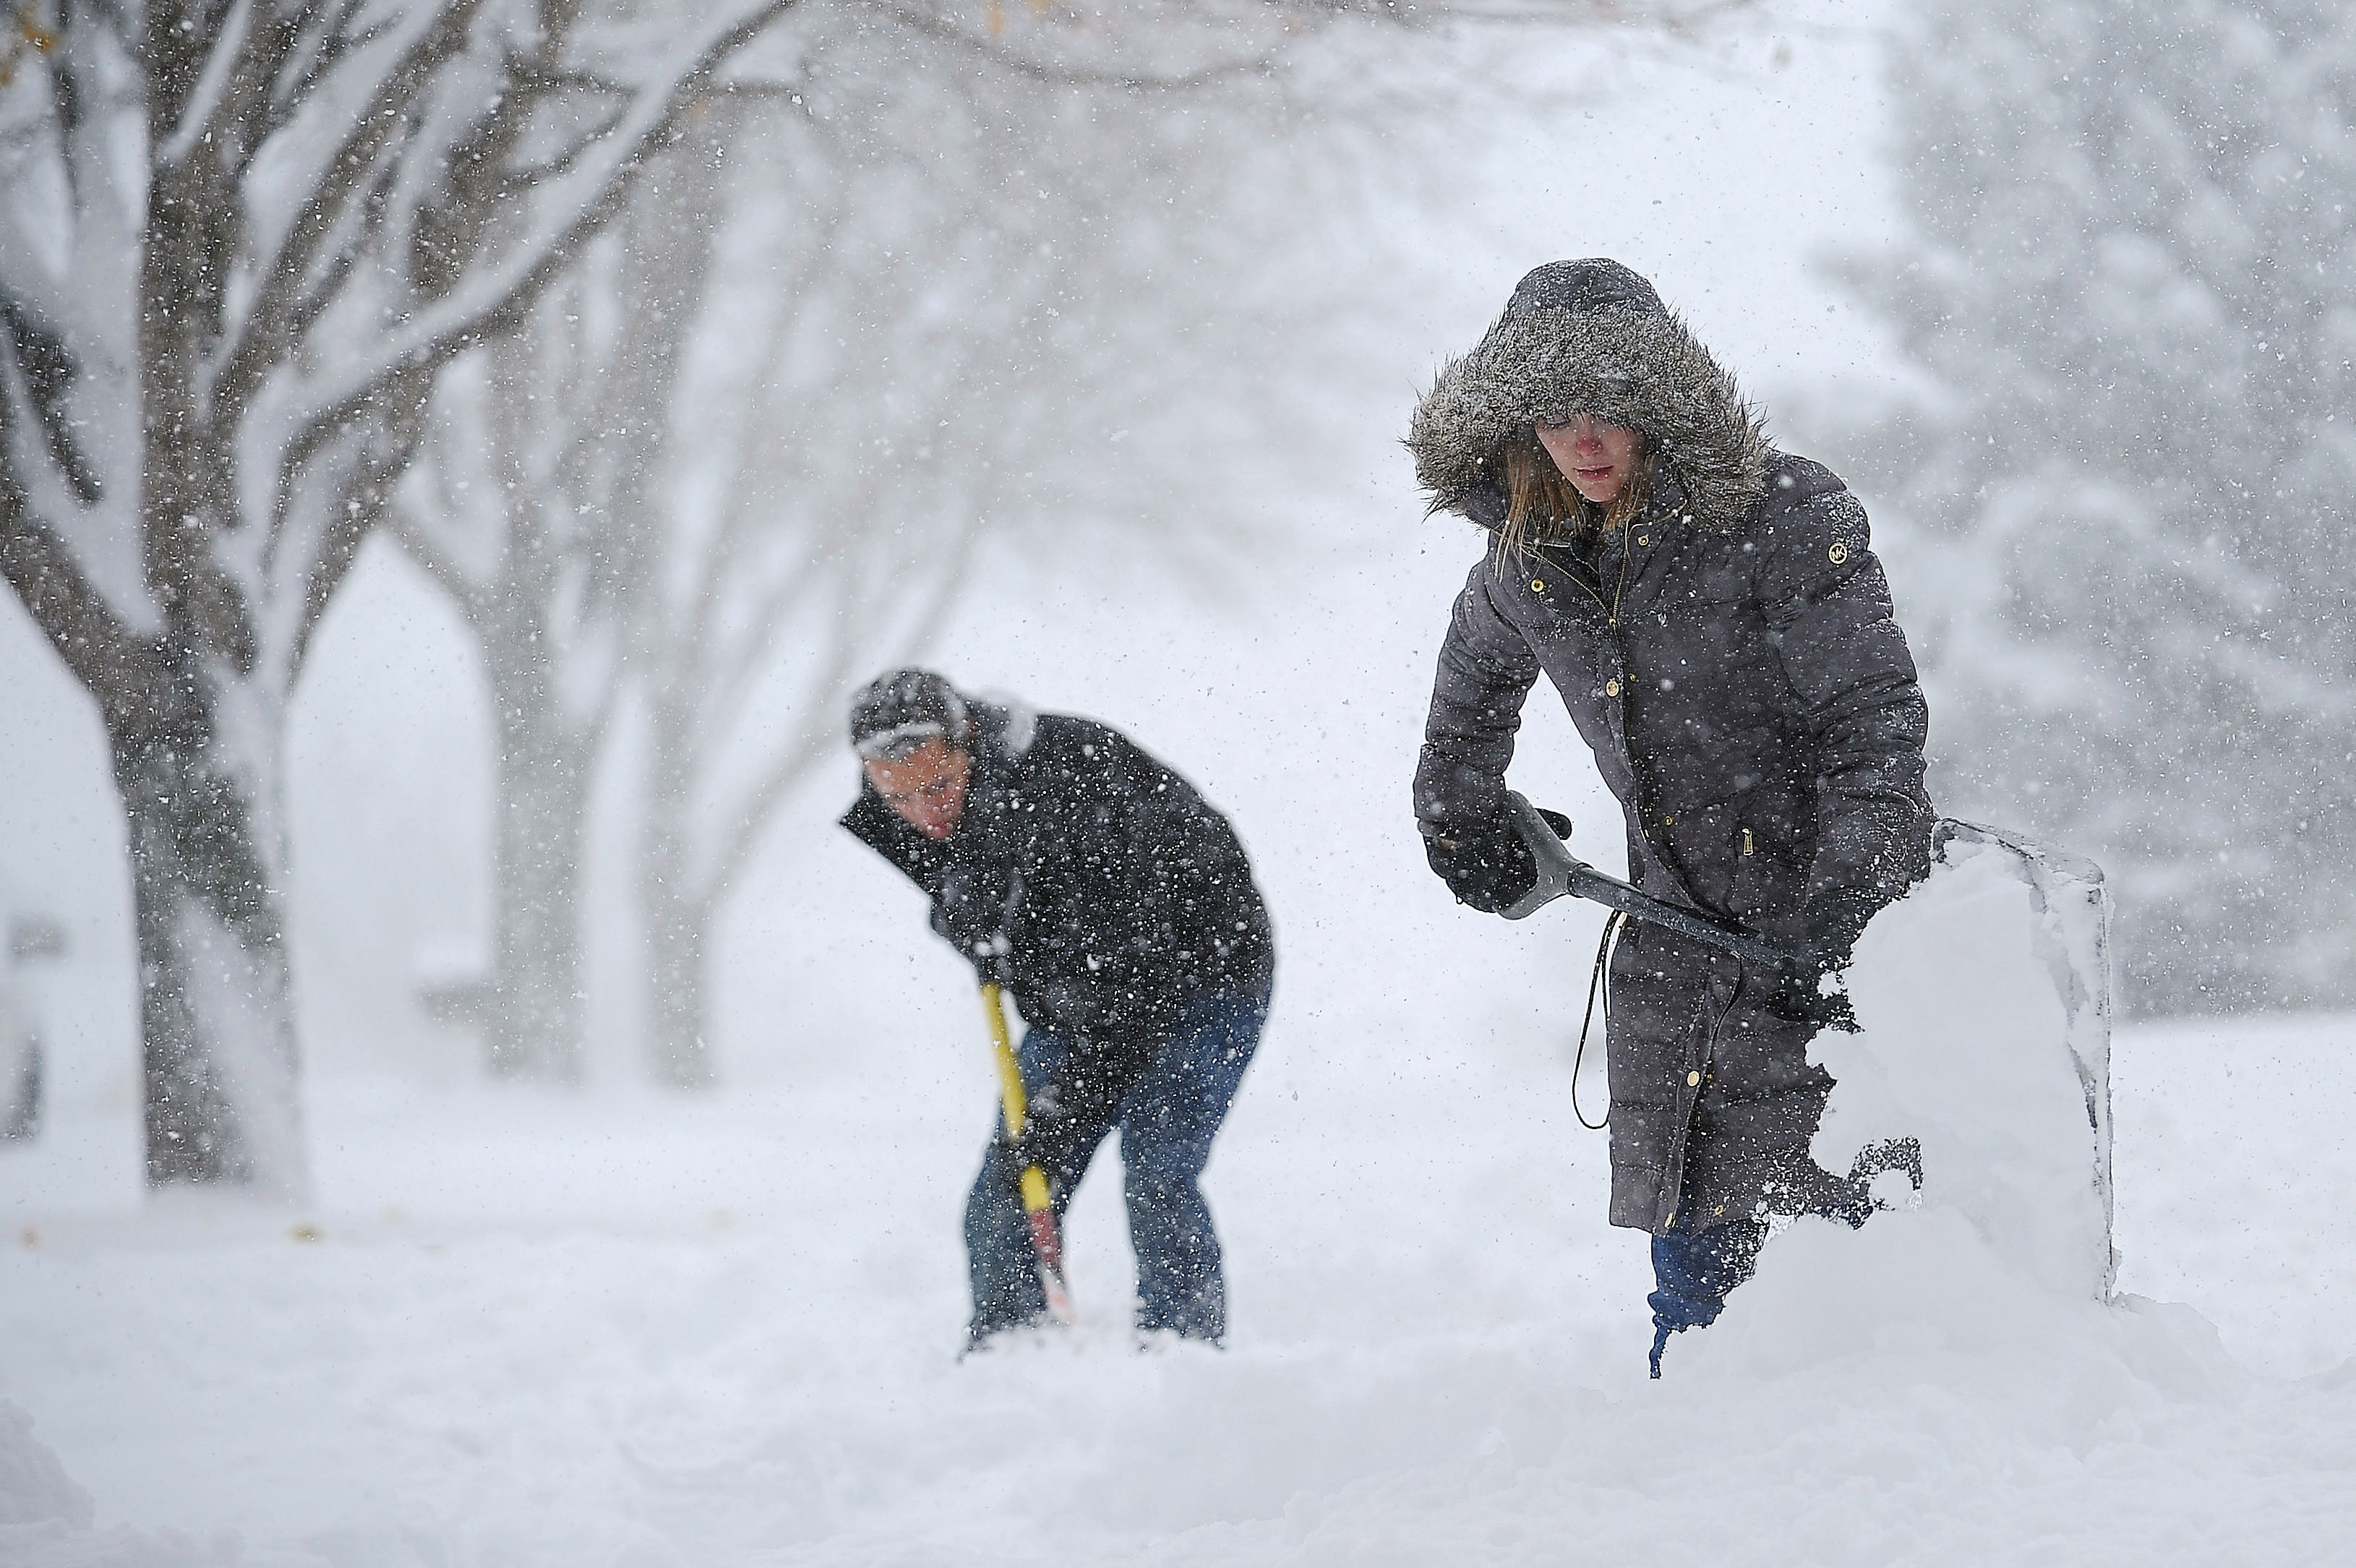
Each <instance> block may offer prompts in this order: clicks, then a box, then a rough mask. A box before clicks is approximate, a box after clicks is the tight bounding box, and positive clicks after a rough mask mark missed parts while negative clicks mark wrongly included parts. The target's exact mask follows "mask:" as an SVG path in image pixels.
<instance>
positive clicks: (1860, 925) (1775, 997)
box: [1767, 888, 1878, 1034]
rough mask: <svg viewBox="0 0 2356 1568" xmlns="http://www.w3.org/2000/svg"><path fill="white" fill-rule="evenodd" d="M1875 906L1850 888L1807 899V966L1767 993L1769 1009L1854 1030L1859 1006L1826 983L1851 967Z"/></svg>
mask: <svg viewBox="0 0 2356 1568" xmlns="http://www.w3.org/2000/svg"><path fill="white" fill-rule="evenodd" d="M1877 908H1878V907H1877V906H1876V905H1875V903H1874V901H1873V899H1872V898H1871V897H1869V895H1866V894H1863V893H1858V892H1856V891H1854V890H1851V889H1848V888H1836V889H1834V890H1832V891H1831V892H1828V893H1821V894H1818V895H1817V896H1816V897H1814V898H1811V899H1809V900H1808V907H1807V909H1806V910H1805V912H1804V916H1803V924H1802V926H1801V933H1800V943H1799V946H1800V951H1801V953H1802V955H1803V956H1804V957H1805V958H1806V960H1807V961H1808V967H1807V968H1806V969H1805V970H1797V969H1794V970H1787V971H1785V972H1783V976H1782V977H1781V979H1780V980H1779V981H1778V982H1777V983H1776V987H1775V990H1774V992H1773V993H1772V994H1771V995H1770V996H1769V997H1768V998H1767V1011H1769V1012H1770V1013H1772V1014H1773V1015H1775V1016H1777V1017H1778V1018H1783V1019H1786V1020H1788V1021H1790V1022H1792V1023H1794V1024H1821V1025H1825V1026H1829V1027H1831V1028H1836V1029H1846V1030H1847V1031H1849V1032H1850V1033H1851V1034H1855V1033H1856V1032H1857V1027H1858V1024H1857V1013H1856V1010H1855V1009H1854V1008H1852V1007H1851V1006H1850V1005H1849V1001H1848V998H1847V996H1846V995H1843V994H1842V993H1839V992H1826V991H1825V990H1824V989H1823V982H1824V977H1825V976H1826V975H1828V974H1838V973H1839V972H1841V971H1843V970H1845V969H1847V967H1848V964H1849V954H1850V953H1851V951H1852V950H1855V948H1856V947H1857V939H1858V938H1859V937H1861V936H1863V935H1864V934H1865V928H1866V927H1867V925H1868V924H1869V923H1870V922H1871V921H1872V919H1873V917H1874V915H1875V913H1876V912H1877Z"/></svg>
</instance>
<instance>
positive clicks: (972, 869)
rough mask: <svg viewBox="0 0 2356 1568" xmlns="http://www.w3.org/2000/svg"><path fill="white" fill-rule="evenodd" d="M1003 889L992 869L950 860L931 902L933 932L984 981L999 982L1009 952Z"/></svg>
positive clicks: (1006, 968)
mask: <svg viewBox="0 0 2356 1568" xmlns="http://www.w3.org/2000/svg"><path fill="white" fill-rule="evenodd" d="M1007 903H1008V898H1007V890H1006V886H1005V884H1004V881H1003V879H1002V878H1001V876H999V875H993V874H992V869H991V868H990V867H986V866H976V865H970V864H969V863H967V862H964V861H952V862H950V864H949V866H948V870H946V871H944V872H943V873H942V874H941V888H940V892H939V893H938V894H937V896H936V897H934V899H933V917H932V920H933V929H934V930H935V931H936V932H937V933H938V934H939V935H940V936H942V937H944V938H946V939H947V940H948V942H949V945H950V946H952V947H954V948H956V949H957V950H958V952H960V953H963V954H964V955H965V957H966V961H968V962H969V963H971V964H972V965H973V967H974V969H975V971H976V972H978V973H979V974H980V976H981V978H982V979H984V980H991V981H998V982H1001V983H1003V982H1004V981H1005V980H1006V979H1007V976H1008V972H1009V969H1010V967H1011V965H1010V954H1011V953H1012V949H1011V948H1010V946H1009V945H1008V943H1007V940H1006V912H1007V911H1006V906H1007Z"/></svg>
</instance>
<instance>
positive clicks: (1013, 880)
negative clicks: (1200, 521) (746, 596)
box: [842, 670, 1275, 1345]
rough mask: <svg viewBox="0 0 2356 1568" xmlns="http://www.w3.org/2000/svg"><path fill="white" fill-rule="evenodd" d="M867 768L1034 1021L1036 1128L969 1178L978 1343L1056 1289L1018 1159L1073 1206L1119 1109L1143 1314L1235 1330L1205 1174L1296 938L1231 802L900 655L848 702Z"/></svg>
mask: <svg viewBox="0 0 2356 1568" xmlns="http://www.w3.org/2000/svg"><path fill="white" fill-rule="evenodd" d="M851 748H852V750H853V751H855V752H856V753H857V754H858V756H859V758H860V762H861V764H862V768H863V770H864V772H865V776H866V777H865V781H864V784H863V786H862V789H861V790H860V794H859V800H857V802H856V803H854V804H853V805H852V806H851V810H850V811H849V812H848V813H847V814H845V815H844V817H843V819H842V825H843V826H844V827H846V828H848V829H850V830H851V832H853V833H855V834H857V835H858V836H859V837H860V838H861V839H862V840H863V841H864V842H865V843H868V844H869V845H871V846H872V847H873V849H874V850H875V851H876V853H877V854H881V855H883V858H884V859H886V860H888V861H890V862H891V863H892V864H893V865H896V866H898V867H899V868H900V870H901V871H903V872H905V874H906V875H907V876H908V878H909V879H910V880H911V881H913V882H915V883H916V886H919V887H921V888H923V889H924V890H925V892H926V894H927V895H928V896H929V897H931V898H932V900H933V914H932V924H933V929H934V930H935V931H937V932H938V933H939V934H940V935H941V936H943V937H945V938H947V939H948V940H949V941H950V942H951V943H952V944H954V945H955V946H956V947H957V949H958V951H959V952H961V953H963V954H964V955H965V956H966V957H967V958H968V959H969V961H972V963H973V964H974V966H975V968H976V970H977V971H978V972H979V973H980V975H981V977H982V978H983V979H984V980H996V981H999V982H1001V983H1003V984H1004V985H1005V986H1006V987H1007V988H1008V989H1009V990H1010V991H1012V993H1013V995H1014V1000H1015V1004H1016V1006H1017V1007H1018V1008H1019V1009H1020V1010H1021V1012H1022V1015H1023V1022H1024V1024H1025V1025H1026V1026H1027V1027H1026V1031H1025V1033H1024V1035H1023V1041H1022V1044H1021V1047H1019V1049H1018V1051H1017V1053H1016V1054H1017V1056H1018V1058H1020V1060H1021V1063H1022V1068H1023V1082H1024V1085H1025V1087H1026V1088H1027V1090H1029V1093H1030V1101H1031V1103H1030V1121H1029V1122H1028V1124H1027V1125H1026V1126H1025V1128H1024V1129H1023V1140H1022V1143H1021V1144H1020V1145H1017V1146H1012V1147H1010V1146H1009V1145H1008V1144H1006V1142H1005V1140H1004V1139H1003V1138H1000V1139H997V1140H994V1141H993V1142H992V1143H991V1146H990V1149H989V1151H988V1152H987V1153H986V1154H985V1155H984V1156H983V1159H982V1166H981V1174H980V1176H977V1177H976V1178H975V1181H974V1184H973V1191H972V1194H971V1196H970V1197H969V1198H968V1199H967V1201H966V1216H965V1238H966V1252H967V1260H968V1264H969V1268H970V1271H971V1273H972V1280H973V1319H972V1322H971V1324H970V1326H969V1331H968V1343H969V1345H980V1343H981V1342H982V1341H984V1340H985V1339H987V1338H989V1337H991V1335H993V1334H996V1333H998V1332H1000V1331H1001V1330H1003V1329H1007V1328H1012V1327H1017V1326H1023V1325H1026V1324H1030V1323H1033V1322H1035V1321H1037V1320H1038V1319H1039V1318H1040V1317H1041V1316H1042V1315H1043V1314H1044V1311H1045V1307H1046V1303H1045V1301H1044V1297H1043V1295H1042V1294H1041V1292H1040V1288H1039V1281H1038V1277H1037V1274H1036V1272H1035V1270H1034V1268H1033V1258H1032V1255H1031V1242H1030V1238H1029V1235H1028V1232H1027V1231H1026V1230H1025V1228H1024V1226H1023V1211H1022V1207H1021V1202H1020V1199H1019V1197H1018V1196H1017V1191H1016V1185H1015V1173H1017V1172H1018V1171H1020V1170H1022V1169H1023V1166H1025V1165H1031V1164H1036V1165H1038V1166H1039V1167H1040V1168H1041V1169H1042V1170H1043V1171H1044V1172H1045V1173H1046V1176H1047V1179H1048V1184H1049V1187H1050V1189H1051V1191H1052V1192H1053V1194H1054V1197H1055V1208H1056V1212H1057V1214H1058V1215H1059V1216H1060V1215H1061V1213H1062V1211H1063V1209H1064V1207H1065V1205H1066V1203H1067V1202H1068V1201H1069V1198H1070V1196H1071V1192H1072V1189H1073V1187H1075V1186H1076V1185H1077V1184H1078V1182H1079V1179H1080V1176H1081V1174H1082V1173H1083V1172H1085V1171H1086V1170H1087V1165H1088V1161H1089V1159H1090V1158H1091V1157H1092V1156H1093V1155H1095V1153H1096V1150H1097V1145H1098V1144H1100V1143H1102V1142H1103V1141H1104V1139H1105V1136H1106V1134H1107V1133H1110V1132H1111V1131H1112V1130H1113V1129H1114V1128H1115V1127H1118V1128H1119V1129H1120V1153H1121V1166H1122V1184H1121V1190H1122V1196H1123V1197H1124V1198H1125V1199H1126V1200H1127V1203H1128V1208H1129V1230H1130V1242H1131V1244H1132V1245H1133V1247H1134V1248H1135V1250H1136V1253H1137V1326H1138V1328H1139V1330H1140V1331H1141V1332H1143V1333H1152V1332H1156V1331H1167V1332H1171V1333H1175V1334H1178V1335H1182V1336H1185V1337H1190V1338H1197V1339H1208V1340H1212V1341H1217V1340H1218V1339H1220V1338H1221V1337H1223V1336H1224V1335H1225V1334H1226V1281H1225V1279H1224V1277H1223V1275H1222V1273H1221V1269H1220V1253H1219V1241H1218V1237H1217V1235H1216V1233H1215V1232H1214V1230H1212V1228H1211V1213H1210V1209H1209V1208H1208V1207H1207V1206H1206V1205H1205V1203H1204V1201H1203V1193H1202V1189H1201V1187H1200V1186H1199V1183H1198V1178H1199V1177H1200V1176H1201V1175H1202V1172H1203V1167H1204V1165H1205V1162H1206V1161H1207V1160H1208V1159H1209V1158H1210V1153H1211V1138H1212V1135H1213V1134H1214V1133H1216V1132H1217V1131H1218V1127H1219V1123H1220V1122H1222V1121H1223V1120H1225V1119H1226V1113H1227V1107H1228V1105H1229V1104H1230V1103H1231V1102H1232V1101H1234V1099H1235V1093H1236V1088H1237V1084H1238V1083H1240V1082H1241V1081H1242V1079H1243V1073H1244V1069H1245V1067H1246V1066H1248V1064H1249V1062H1250V1061H1251V1058H1252V1052H1253V1051H1254V1050H1255V1049H1256V1048H1257V1047H1258V1044H1259V1033H1260V1027H1261V1025H1262V1023H1263V1022H1264V1021H1265V1020H1266V1018H1267V1016H1268V1003H1269V989H1270V984H1271V982H1272V978H1273V975H1274V972H1275V946H1274V942H1273V940H1272V939H1271V937H1270V933H1269V923H1268V914H1267V911H1266V909H1265V908H1263V907H1262V905H1261V902H1260V896H1259V889H1258V887H1257V886H1255V885H1254V884H1253V882H1252V875H1251V865H1250V863H1249V862H1248V860H1247V859H1245V857H1244V851H1243V845H1242V844H1241V843H1238V842H1237V838H1236V835H1235V831H1234V830H1233V829H1232V828H1230V827H1229V826H1228V825H1227V822H1226V818H1225V817H1223V816H1221V815H1220V814H1219V813H1218V812H1217V811H1215V810H1214V809H1213V808H1212V807H1211V806H1210V805H1209V804H1208V803H1207V802H1205V800H1204V799H1203V798H1202V796H1201V795H1199V794H1197V793H1196V792H1195V791H1194V787H1193V786H1191V785H1189V784H1188V783H1187V782H1186V780H1184V779H1181V778H1180V777H1178V775H1177V774H1175V773H1173V772H1172V771H1171V770H1170V769H1169V768H1165V767H1163V766H1162V764H1161V763H1159V762H1157V761H1155V760H1154V759H1153V758H1152V757H1149V756H1147V755H1146V754H1145V753H1144V752H1143V751H1141V750H1140V749H1139V748H1138V747H1137V746H1135V745H1134V744H1133V743H1131V742H1130V740H1129V738H1128V737H1127V736H1123V735H1121V734H1120V733H1119V731H1117V730H1114V729H1111V728H1109V727H1108V726H1106V725H1100V724H1095V723H1092V722H1091V721H1089V720H1087V719H1081V718H1071V717H1066V716H1065V715H1062V714H1036V715H1034V714H1030V713H1028V712H1026V711H1024V710H1023V709H1021V708H1019V707H1016V706H1012V705H1004V706H1001V705H999V704H995V703H984V702H980V701H973V700H969V699H968V698H966V697H964V696H963V695H961V694H960V693H958V691H957V690H956V689H955V688H954V687H952V686H951V685H950V684H949V682H948V681H946V680H944V679H943V678H942V677H940V676H938V675H937V674H934V673H932V672H931V671H923V670H900V671H894V672H892V673H890V674H887V675H884V676H882V677H880V678H879V679H877V680H876V681H874V682H873V683H871V684H870V685H869V686H867V687H866V689H865V690H863V691H862V692H861V693H859V695H858V697H857V698H856V699H855V700H854V701H853V703H852V704H851Z"/></svg>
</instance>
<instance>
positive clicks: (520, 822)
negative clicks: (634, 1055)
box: [484, 628, 589, 1083]
mask: <svg viewBox="0 0 2356 1568" xmlns="http://www.w3.org/2000/svg"><path fill="white" fill-rule="evenodd" d="M510 629H512V628H500V630H499V631H498V632H495V633H494V634H493V635H492V636H490V637H487V638H486V639H484V643H485V650H486V651H487V652H489V653H490V654H492V656H493V657H492V658H491V660H489V663H490V675H491V696H492V701H493V703H495V704H496V707H497V711H498V739H499V746H498V827H497V844H496V854H495V862H496V867H495V872H494V878H495V881H494V887H495V902H496V904H497V908H496V911H495V914H494V919H495V921H496V929H495V932H494V936H493V942H492V974H491V997H490V1015H489V1017H488V1019H487V1045H488V1047H489V1054H490V1069H491V1071H492V1073H493V1074H494V1075H495V1076H498V1077H501V1078H524V1079H546V1080H550V1081H555V1082H563V1083H573V1082H578V1081H579V1080H580V1079H581V1076H582V1023H583V1019H582V985H581V928H580V913H581V899H580V890H581V843H582V836H583V831H584V819H585V818H586V816H587V812H588V796H589V790H588V777H587V774H588V768H587V767H586V761H587V759H586V757H584V746H582V745H581V743H580V742H579V741H578V740H577V739H576V738H575V737H574V736H571V735H569V734H567V733H566V732H565V729H564V720H563V717H562V714H561V713H560V712H559V711H558V710H557V707H556V701H557V699H556V697H555V696H554V694H553V693H551V692H549V691H548V689H547V688H548V686H549V684H550V671H549V669H548V666H547V661H546V660H545V658H544V657H537V655H539V654H540V653H541V650H542V649H544V648H545V646H546V644H545V643H543V642H533V641H521V642H519V640H518V639H513V638H510V637H508V636H505V635H502V634H503V633H505V632H507V631H509V630H510ZM517 655H520V656H521V657H520V658H518V657H516V656H517ZM502 656H504V657H502Z"/></svg>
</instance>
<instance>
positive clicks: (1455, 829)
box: [1419, 815, 1538, 915]
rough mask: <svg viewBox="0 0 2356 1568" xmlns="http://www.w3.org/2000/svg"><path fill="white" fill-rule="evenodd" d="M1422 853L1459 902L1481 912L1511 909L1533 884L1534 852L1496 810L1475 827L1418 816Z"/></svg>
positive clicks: (1536, 878) (1535, 878)
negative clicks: (1419, 818) (1426, 819)
mask: <svg viewBox="0 0 2356 1568" xmlns="http://www.w3.org/2000/svg"><path fill="white" fill-rule="evenodd" d="M1419 827H1420V828H1421V830H1422V832H1423V854H1424V858H1425V859H1427V860H1429V861H1430V862H1431V869H1432V870H1433V871H1435V872H1437V873H1438V874H1439V876H1440V880H1441V881H1442V882H1445V883H1447V884H1448V890H1449V891H1450V892H1451V893H1453V894H1455V895H1456V901H1457V902H1458V903H1460V904H1470V905H1471V906H1472V908H1475V909H1478V910H1480V911H1481V912H1482V913H1483V914H1484V915H1494V914H1495V913H1497V911H1499V910H1500V909H1510V908H1513V907H1514V906H1515V904H1518V903H1520V902H1521V900H1522V897H1523V895H1525V894H1526V893H1528V892H1529V890H1530V889H1531V888H1533V887H1535V886H1537V883H1538V863H1537V856H1536V855H1534V854H1531V853H1530V846H1529V845H1527V844H1526V843H1523V842H1522V835H1521V834H1520V833H1518V832H1515V831H1514V825H1513V822H1511V821H1510V820H1509V819H1508V818H1506V817H1505V816H1503V815H1499V816H1497V817H1494V818H1492V819H1491V820H1490V821H1488V822H1483V823H1481V824H1480V825H1478V826H1475V827H1459V826H1456V825H1453V824H1449V823H1437V822H1423V823H1420V824H1419Z"/></svg>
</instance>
